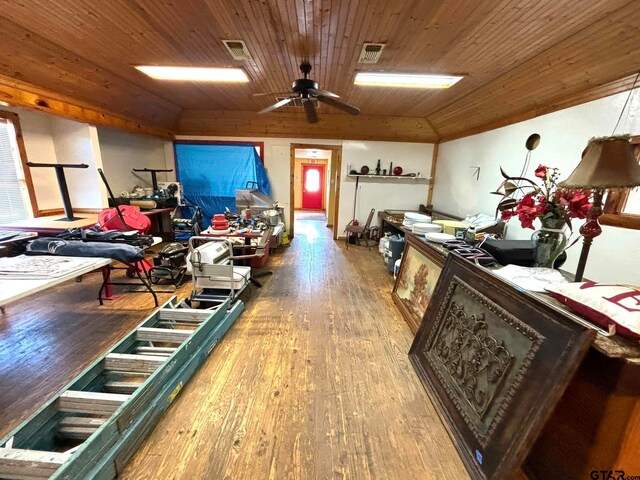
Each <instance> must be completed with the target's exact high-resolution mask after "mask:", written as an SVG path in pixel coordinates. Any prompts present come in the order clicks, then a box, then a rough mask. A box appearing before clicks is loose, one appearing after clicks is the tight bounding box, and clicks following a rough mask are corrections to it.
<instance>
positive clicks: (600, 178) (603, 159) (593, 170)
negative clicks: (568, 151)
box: [559, 135, 640, 190]
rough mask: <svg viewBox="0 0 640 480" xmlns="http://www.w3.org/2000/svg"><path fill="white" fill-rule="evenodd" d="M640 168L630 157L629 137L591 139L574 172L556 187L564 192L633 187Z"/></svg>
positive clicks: (636, 184) (635, 184) (636, 183)
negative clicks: (581, 189)
mask: <svg viewBox="0 0 640 480" xmlns="http://www.w3.org/2000/svg"><path fill="white" fill-rule="evenodd" d="M638 185H640V164H639V163H638V160H636V159H635V157H634V155H633V149H632V146H631V143H629V136H628V135H618V136H614V137H600V138H592V139H591V140H589V143H588V144H587V148H585V150H584V152H582V160H581V161H580V163H579V164H578V166H577V167H576V169H575V170H574V171H573V172H572V173H571V175H569V178H567V179H566V180H565V181H563V182H560V183H559V186H560V187H564V188H589V189H591V188H593V189H601V190H605V189H608V188H623V187H636V186H638Z"/></svg>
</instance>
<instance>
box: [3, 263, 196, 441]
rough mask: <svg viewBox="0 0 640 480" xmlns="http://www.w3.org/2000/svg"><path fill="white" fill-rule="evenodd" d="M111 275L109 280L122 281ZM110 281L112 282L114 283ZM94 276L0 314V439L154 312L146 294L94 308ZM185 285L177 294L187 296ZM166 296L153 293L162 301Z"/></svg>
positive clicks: (96, 286) (96, 279) (96, 280)
mask: <svg viewBox="0 0 640 480" xmlns="http://www.w3.org/2000/svg"><path fill="white" fill-rule="evenodd" d="M122 275H123V274H122V271H117V273H116V274H115V277H120V276H122ZM115 277H114V278H115ZM101 282H102V275H101V274H100V272H95V273H90V274H87V275H84V276H83V279H82V282H81V283H77V282H74V281H71V282H67V283H65V284H62V285H59V286H57V287H54V288H51V289H49V290H46V291H44V292H41V293H38V294H35V295H32V296H29V297H27V298H25V299H23V300H20V301H18V302H15V303H11V304H9V305H7V306H6V313H5V314H0V437H3V436H4V435H6V434H7V433H9V431H11V430H12V429H13V428H15V427H16V426H18V425H19V424H20V422H21V421H22V420H24V419H26V418H27V417H28V416H29V415H31V414H32V413H33V412H34V411H35V410H37V408H38V407H39V406H40V405H42V404H43V403H44V402H45V401H47V400H48V399H49V398H51V397H52V396H53V395H54V394H55V393H56V392H57V391H58V390H60V389H61V388H62V387H64V386H65V385H66V384H67V383H69V382H70V381H71V380H72V379H73V378H74V377H75V376H76V375H78V374H79V373H80V372H81V371H82V370H83V369H84V368H86V367H87V366H88V365H89V364H90V363H91V362H92V361H94V360H95V359H96V358H98V357H99V356H100V355H102V354H103V353H104V352H105V351H106V350H108V349H109V347H111V346H112V345H113V344H115V343H117V342H118V341H119V340H120V339H122V337H124V335H125V334H126V333H127V332H129V331H130V330H131V329H132V328H133V327H135V326H136V325H138V324H139V323H140V322H141V321H142V320H144V318H145V317H146V316H147V315H149V313H151V312H152V311H153V310H154V304H153V299H152V298H151V295H149V294H139V293H120V292H121V291H122V287H114V293H115V294H116V297H115V299H114V300H110V301H106V302H105V305H104V306H103V307H100V306H99V305H98V300H97V298H98V289H99V286H100V284H101ZM189 289H190V286H183V287H182V289H181V292H184V293H183V296H185V295H187V294H188V293H187V292H188V291H189ZM170 297H171V294H168V293H160V294H158V301H160V302H164V301H166V300H168V299H169V298H170Z"/></svg>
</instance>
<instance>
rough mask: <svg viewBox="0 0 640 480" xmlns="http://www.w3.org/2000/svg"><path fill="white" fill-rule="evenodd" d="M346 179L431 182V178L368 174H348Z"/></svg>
mask: <svg viewBox="0 0 640 480" xmlns="http://www.w3.org/2000/svg"><path fill="white" fill-rule="evenodd" d="M347 177H348V178H355V179H358V178H390V179H393V180H414V181H427V182H429V181H430V180H431V178H429V177H410V176H407V175H370V174H367V175H363V174H360V173H359V174H356V175H354V174H352V173H349V174H347Z"/></svg>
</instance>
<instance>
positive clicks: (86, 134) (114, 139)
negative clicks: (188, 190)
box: [1, 107, 175, 210]
mask: <svg viewBox="0 0 640 480" xmlns="http://www.w3.org/2000/svg"><path fill="white" fill-rule="evenodd" d="M1 109H2V110H6V111H10V112H14V113H17V114H18V117H19V119H20V126H21V127H22V134H23V139H24V144H25V149H26V151H27V158H28V160H29V161H30V162H35V163H86V164H88V165H89V168H87V169H67V170H65V176H66V179H67V184H68V186H69V192H70V196H71V203H72V205H73V207H74V208H89V209H101V208H104V207H106V206H107V205H108V203H107V192H106V189H105V188H104V186H103V184H102V180H101V179H100V177H99V175H98V172H97V169H98V168H102V169H103V170H104V171H105V173H106V174H107V178H108V180H109V182H110V184H111V185H112V189H113V190H114V193H115V194H116V195H118V194H119V193H120V192H121V191H122V190H125V189H131V187H133V186H134V185H135V184H144V183H146V182H148V184H149V186H150V185H151V176H150V175H148V174H145V175H144V177H141V178H136V177H134V175H133V173H131V169H132V168H133V167H136V168H144V167H147V168H169V169H173V168H174V160H173V143H172V142H169V141H166V140H161V139H156V138H153V137H148V136H145V135H133V134H129V133H126V132H121V131H119V130H112V129H108V128H102V127H100V128H98V127H95V126H93V125H89V124H86V123H81V122H76V121H73V120H67V119H64V118H60V117H56V116H53V115H49V114H46V113H42V112H37V111H33V110H29V109H25V108H19V107H15V108H14V107H1ZM30 172H31V178H32V180H33V185H34V190H35V193H36V200H37V202H38V208H39V209H40V210H51V209H60V208H62V199H61V197H60V191H59V189H58V183H57V180H56V175H55V172H54V171H53V170H52V169H48V168H32V169H31V170H30ZM162 175H163V174H160V175H159V180H164V179H165V177H163V176H162ZM166 179H167V180H175V174H174V173H170V174H168V176H167V177H166ZM145 186H146V185H145Z"/></svg>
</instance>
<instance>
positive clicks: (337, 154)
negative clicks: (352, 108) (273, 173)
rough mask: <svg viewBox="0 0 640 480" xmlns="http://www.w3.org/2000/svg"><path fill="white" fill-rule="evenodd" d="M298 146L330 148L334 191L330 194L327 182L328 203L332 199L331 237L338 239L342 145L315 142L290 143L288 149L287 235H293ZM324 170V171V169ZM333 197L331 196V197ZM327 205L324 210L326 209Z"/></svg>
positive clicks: (330, 167) (330, 165)
mask: <svg viewBox="0 0 640 480" xmlns="http://www.w3.org/2000/svg"><path fill="white" fill-rule="evenodd" d="M299 148H311V149H315V150H331V159H330V160H329V171H330V172H331V180H333V181H334V188H333V190H334V193H333V195H331V190H332V189H331V182H329V203H331V200H333V204H334V205H333V225H332V228H333V239H334V240H337V239H338V213H339V211H340V181H341V179H342V145H335V144H333V145H331V144H329V145H323V144H317V143H292V144H291V145H290V151H289V160H290V163H289V172H290V179H289V232H290V233H289V237H290V238H293V237H294V235H295V232H294V226H295V221H294V220H295V208H294V205H295V185H296V179H295V170H296V150H297V149H299ZM325 172H326V171H325ZM332 197H333V198H332ZM328 208H329V205H328V206H327V209H326V211H328Z"/></svg>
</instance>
